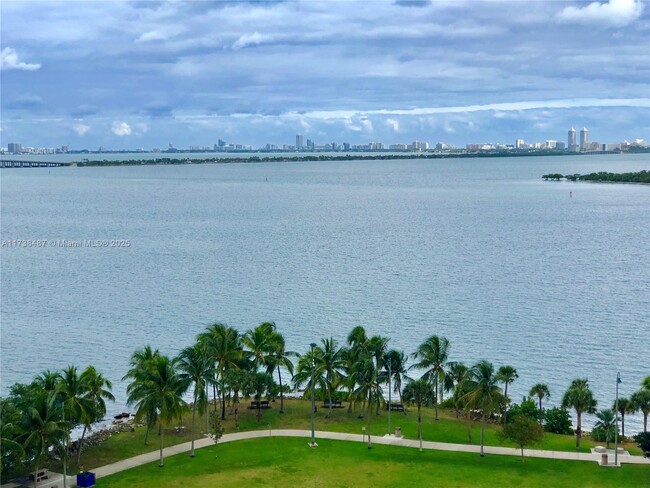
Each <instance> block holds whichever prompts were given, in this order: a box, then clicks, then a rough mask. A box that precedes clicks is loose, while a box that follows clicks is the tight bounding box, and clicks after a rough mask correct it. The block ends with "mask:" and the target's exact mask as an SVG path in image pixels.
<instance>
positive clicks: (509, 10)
mask: <svg viewBox="0 0 650 488" xmlns="http://www.w3.org/2000/svg"><path fill="white" fill-rule="evenodd" d="M477 6H480V8H476V7H477ZM363 7H364V4H362V3H359V2H339V3H335V4H332V3H326V2H300V1H298V2H274V1H269V2H250V3H249V2H218V3H212V2H210V3H207V2H184V1H177V2H89V3H85V2H78V3H75V9H74V10H73V11H70V10H69V9H68V8H66V5H65V2H44V3H39V2H14V1H8V2H3V3H2V4H1V5H0V12H1V13H2V16H1V28H2V51H1V62H0V66H1V68H2V100H1V109H2V117H1V120H0V129H1V132H0V138H1V139H2V142H1V144H0V145H1V146H5V147H6V146H7V144H8V143H10V142H19V143H22V144H23V145H32V146H43V147H55V146H61V145H69V146H70V147H71V148H90V149H95V148H97V147H99V146H105V147H110V148H113V149H116V150H120V149H129V148H140V147H142V148H153V147H160V148H162V149H164V148H165V147H166V146H167V144H168V143H172V144H174V146H175V147H179V148H182V147H189V146H212V145H213V144H215V143H216V142H217V139H224V140H227V141H229V142H232V143H235V144H250V145H252V146H254V147H260V146H263V145H264V144H267V143H271V144H282V143H289V144H290V143H291V141H292V140H295V135H296V133H300V134H303V136H304V138H305V140H306V139H307V138H309V139H312V140H314V141H319V142H321V141H322V143H326V142H332V141H337V142H343V141H347V142H350V143H352V144H361V143H368V142H370V141H386V142H388V143H393V142H410V141H413V140H426V141H429V142H430V143H432V144H435V143H436V142H444V143H447V144H452V145H455V146H461V147H463V146H464V145H465V144H468V143H471V142H494V143H507V144H512V143H513V142H514V141H515V140H516V139H520V138H521V139H524V140H526V141H544V140H549V139H555V140H561V141H564V140H565V139H566V133H567V130H568V128H569V127H572V126H573V127H577V128H578V129H579V128H580V127H583V126H586V127H589V128H590V132H591V133H592V134H593V135H594V136H595V137H594V139H596V140H599V141H600V142H606V143H612V142H621V141H623V140H624V139H627V140H634V139H645V140H646V141H647V140H650V117H649V110H650V97H649V96H648V93H649V91H650V83H649V81H648V80H650V52H649V51H650V50H649V49H648V48H647V39H648V35H649V33H650V8H648V3H647V2H641V1H636V0H609V2H603V1H601V2H600V3H598V2H593V3H587V2H576V1H568V2H565V1H562V2H540V1H532V2H511V3H507V4H504V3H503V2H498V1H495V2H476V1H474V2H468V1H454V2H446V1H440V2H427V1H410V0H403V1H400V0H397V1H395V2H389V1H381V2H376V3H374V4H373V9H372V10H367V9H365V10H364V8H363ZM26 33H27V34H26ZM597 134H598V136H596V135H597ZM35 135H37V136H35Z"/></svg>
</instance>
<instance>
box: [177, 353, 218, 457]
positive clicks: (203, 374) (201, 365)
mask: <svg viewBox="0 0 650 488" xmlns="http://www.w3.org/2000/svg"><path fill="white" fill-rule="evenodd" d="M176 361H177V365H178V369H179V370H180V375H179V376H180V378H182V379H183V380H185V381H189V382H190V384H191V385H193V386H194V402H193V403H192V448H191V449H190V457H194V437H195V435H194V421H195V419H196V410H197V408H198V411H199V414H200V415H205V414H206V412H207V409H208V398H207V395H206V392H205V385H206V382H207V380H208V378H209V377H210V376H211V375H212V374H213V367H214V364H213V363H212V360H211V359H210V357H209V356H208V354H207V352H206V349H205V348H204V347H203V345H202V344H201V343H196V344H194V345H193V346H189V347H186V348H185V349H183V350H182V351H181V352H180V354H179V355H178V358H177V360H176Z"/></svg>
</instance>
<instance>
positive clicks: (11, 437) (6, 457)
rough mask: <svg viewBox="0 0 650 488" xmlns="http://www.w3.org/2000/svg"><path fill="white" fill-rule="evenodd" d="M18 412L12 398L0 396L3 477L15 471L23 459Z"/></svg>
mask: <svg viewBox="0 0 650 488" xmlns="http://www.w3.org/2000/svg"><path fill="white" fill-rule="evenodd" d="M20 414H21V412H20V410H19V409H18V408H17V406H16V403H15V402H14V401H13V399H7V398H0V459H1V460H2V474H3V477H4V476H7V475H12V474H13V473H15V472H16V470H17V469H18V467H19V466H20V465H21V463H22V461H23V460H24V459H25V449H24V448H23V446H22V444H21V443H20V442H19V435H20V434H21V431H20V428H19V427H20V425H19V423H20Z"/></svg>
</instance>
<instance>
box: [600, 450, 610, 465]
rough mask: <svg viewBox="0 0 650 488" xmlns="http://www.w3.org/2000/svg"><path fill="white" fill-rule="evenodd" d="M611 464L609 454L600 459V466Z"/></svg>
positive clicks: (604, 454)
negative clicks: (608, 458) (608, 459)
mask: <svg viewBox="0 0 650 488" xmlns="http://www.w3.org/2000/svg"><path fill="white" fill-rule="evenodd" d="M608 464H609V462H608V461H607V453H606V452H604V453H603V455H602V457H601V459H600V465H601V466H607V465H608Z"/></svg>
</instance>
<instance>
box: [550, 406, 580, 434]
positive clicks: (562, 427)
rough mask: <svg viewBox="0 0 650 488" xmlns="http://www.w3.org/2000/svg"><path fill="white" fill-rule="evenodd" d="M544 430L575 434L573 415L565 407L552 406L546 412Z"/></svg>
mask: <svg viewBox="0 0 650 488" xmlns="http://www.w3.org/2000/svg"><path fill="white" fill-rule="evenodd" d="M544 421H545V422H544V430H545V431H546V432H552V433H554V434H568V435H570V434H573V429H572V428H571V417H570V416H569V411H568V410H567V409H565V408H559V407H555V408H550V409H548V410H546V412H544Z"/></svg>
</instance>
